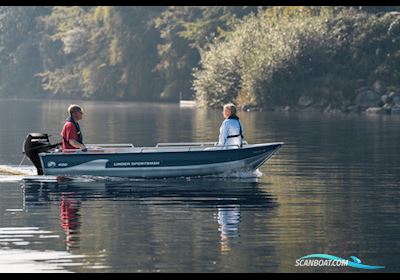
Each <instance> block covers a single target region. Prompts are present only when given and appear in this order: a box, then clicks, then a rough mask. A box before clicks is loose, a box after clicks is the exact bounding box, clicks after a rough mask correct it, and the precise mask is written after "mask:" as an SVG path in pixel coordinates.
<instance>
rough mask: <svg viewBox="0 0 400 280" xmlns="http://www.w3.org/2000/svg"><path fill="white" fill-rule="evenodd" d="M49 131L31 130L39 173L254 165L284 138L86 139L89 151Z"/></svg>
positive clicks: (189, 172)
mask: <svg viewBox="0 0 400 280" xmlns="http://www.w3.org/2000/svg"><path fill="white" fill-rule="evenodd" d="M60 144H61V143H58V144H54V145H52V144H50V141H49V136H48V134H45V133H30V134H28V136H27V138H26V139H25V141H24V145H23V153H24V154H25V155H26V156H27V157H28V158H29V159H30V160H31V161H32V163H33V164H34V165H35V167H36V169H37V173H38V175H56V176H80V175H88V176H106V177H108V176H110V177H134V178H167V177H195V176H208V175H223V174H225V175H226V174H232V173H234V172H241V171H245V172H246V171H255V170H257V168H258V167H260V166H261V165H262V164H264V162H266V161H267V160H268V159H269V158H271V157H272V155H273V154H274V153H276V152H277V151H278V149H279V148H280V147H281V146H282V145H283V144H284V143H283V142H277V143H264V144H248V143H247V142H244V145H243V146H242V147H239V146H235V145H232V146H224V147H222V146H217V145H216V143H214V142H194V143H159V144H157V145H156V146H155V147H135V146H134V145H132V144H86V147H87V151H82V150H80V149H73V150H69V149H64V150H61V149H60Z"/></svg>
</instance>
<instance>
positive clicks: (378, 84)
mask: <svg viewBox="0 0 400 280" xmlns="http://www.w3.org/2000/svg"><path fill="white" fill-rule="evenodd" d="M372 88H373V89H374V91H375V92H377V93H379V94H383V93H384V92H385V86H384V84H383V82H382V81H379V80H376V81H375V82H374V84H373V85H372Z"/></svg>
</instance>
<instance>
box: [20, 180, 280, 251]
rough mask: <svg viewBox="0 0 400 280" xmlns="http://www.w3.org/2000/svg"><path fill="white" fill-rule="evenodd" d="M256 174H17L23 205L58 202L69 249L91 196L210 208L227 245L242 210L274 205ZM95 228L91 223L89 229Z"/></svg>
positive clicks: (77, 239)
mask: <svg viewBox="0 0 400 280" xmlns="http://www.w3.org/2000/svg"><path fill="white" fill-rule="evenodd" d="M265 185H266V184H265V183H260V182H258V180H257V179H204V178H203V179H200V178H199V179H190V180H189V179H168V180H132V179H131V180H123V179H110V178H96V177H91V178H65V177H53V179H52V180H44V181H40V180H37V179H35V180H22V187H23V189H24V209H25V211H33V210H34V208H35V207H46V205H47V207H50V205H51V204H53V205H54V204H55V203H57V204H58V205H59V207H60V224H61V228H62V229H63V230H64V233H65V242H66V248H67V251H68V252H72V251H75V250H78V249H79V248H80V228H81V226H82V223H84V220H85V217H84V216H82V215H81V208H82V206H83V205H85V203H89V202H90V201H113V202H114V201H124V202H126V201H129V202H132V203H136V204H145V205H149V207H151V205H157V206H160V205H161V206H162V207H165V209H168V207H171V206H174V205H184V206H185V207H195V208H207V209H213V211H214V220H216V221H217V223H218V228H217V229H216V232H219V236H220V251H221V253H222V254H225V253H227V252H229V251H230V250H231V247H232V245H233V244H235V242H236V239H238V237H239V236H240V234H239V226H240V223H241V220H242V212H243V211H244V210H246V209H254V208H258V209H259V208H264V209H267V208H274V207H276V205H277V202H276V201H275V199H274V198H273V197H272V196H271V195H269V194H268V193H267V192H265V190H263V188H265ZM93 230H95V229H93Z"/></svg>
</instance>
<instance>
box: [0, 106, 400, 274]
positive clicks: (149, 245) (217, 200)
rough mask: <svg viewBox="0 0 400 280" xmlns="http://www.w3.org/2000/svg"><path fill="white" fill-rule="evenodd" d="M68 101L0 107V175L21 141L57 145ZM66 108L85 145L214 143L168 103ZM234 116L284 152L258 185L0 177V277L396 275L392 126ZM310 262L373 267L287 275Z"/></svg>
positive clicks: (390, 121)
mask: <svg viewBox="0 0 400 280" xmlns="http://www.w3.org/2000/svg"><path fill="white" fill-rule="evenodd" d="M77 102H78V101H77ZM70 103H71V102H69V101H56V100H49V101H43V100H25V101H14V100H0V117H1V122H0V165H9V166H14V167H15V166H18V165H19V164H20V162H21V160H22V159H23V155H22V143H23V141H24V139H25V137H26V135H27V134H28V133H29V132H46V133H48V134H50V135H52V137H51V140H52V142H59V141H60V131H61V128H62V126H63V124H64V122H65V119H66V117H67V112H66V110H67V107H68V105H69V104H70ZM79 104H80V105H81V106H82V107H83V109H84V119H83V120H82V121H81V128H82V133H83V136H84V139H85V142H86V143H132V144H134V145H135V146H153V145H155V144H156V143H159V142H201V141H207V142H208V141H217V140H218V134H219V126H220V125H221V122H222V121H223V118H222V113H221V111H220V110H205V109H195V108H180V107H179V105H175V104H150V103H134V102H89V101H80V102H79ZM239 117H240V118H241V122H242V125H243V127H244V135H245V139H246V140H247V141H248V142H249V143H265V142H285V145H284V146H283V147H282V148H281V149H280V150H279V151H278V153H277V154H275V155H274V156H273V157H272V158H271V159H270V160H269V161H268V162H267V163H266V164H264V165H263V166H262V167H261V168H260V169H259V171H260V172H261V173H262V176H261V177H258V178H176V179H158V180H138V179H124V178H103V179H100V178H95V177H85V176H84V177H80V178H76V177H74V178H60V179H57V180H50V179H48V180H44V179H43V180H40V179H39V180H35V181H33V180H22V176H11V175H6V174H3V175H0V272H6V271H32V272H52V271H57V272H399V271H400V257H399V256H398V252H399V249H400V238H399V236H400V223H399V210H400V188H399V184H400V145H399V143H400V117H399V116H389V115H388V116H378V115H374V116H372V115H357V114H354V115H336V114H332V115H323V114H320V113H294V112H292V113H278V112H239ZM29 167H30V162H29V160H28V159H25V160H24V161H23V162H22V168H29ZM310 254H329V255H334V256H337V257H340V258H343V259H346V260H349V259H350V256H356V257H357V258H359V259H360V260H361V261H362V264H365V265H372V266H385V268H383V269H377V270H364V269H359V268H354V267H327V266H325V267H321V266H320V267H317V266H296V260H298V259H299V258H301V257H303V256H306V255H310Z"/></svg>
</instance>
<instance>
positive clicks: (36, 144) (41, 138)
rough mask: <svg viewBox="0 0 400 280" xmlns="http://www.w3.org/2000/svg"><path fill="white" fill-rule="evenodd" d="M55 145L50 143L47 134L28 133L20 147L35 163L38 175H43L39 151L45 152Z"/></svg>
mask: <svg viewBox="0 0 400 280" xmlns="http://www.w3.org/2000/svg"><path fill="white" fill-rule="evenodd" d="M54 146H55V145H50V141H49V136H48V135H47V134H45V133H29V134H28V136H27V137H26V139H25V142H24V145H23V147H22V152H23V153H24V154H25V155H26V156H27V157H28V158H29V159H30V160H31V161H32V163H33V164H34V165H35V167H36V169H37V172H38V175H43V169H42V165H41V164H40V158H39V153H43V152H47V151H48V150H50V149H51V148H53V147H54Z"/></svg>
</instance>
